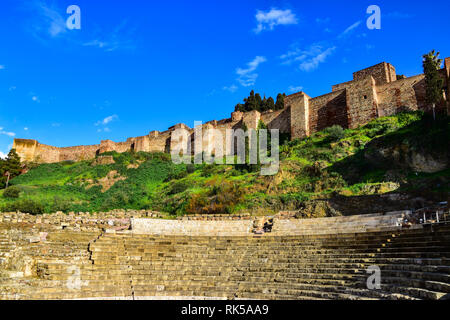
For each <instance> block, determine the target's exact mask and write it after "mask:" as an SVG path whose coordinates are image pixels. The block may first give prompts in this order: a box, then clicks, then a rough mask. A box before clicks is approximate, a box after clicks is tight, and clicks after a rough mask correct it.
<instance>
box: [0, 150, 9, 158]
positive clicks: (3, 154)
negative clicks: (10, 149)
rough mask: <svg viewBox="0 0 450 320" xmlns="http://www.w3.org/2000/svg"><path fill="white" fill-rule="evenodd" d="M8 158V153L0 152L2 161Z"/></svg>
mask: <svg viewBox="0 0 450 320" xmlns="http://www.w3.org/2000/svg"><path fill="white" fill-rule="evenodd" d="M6 156H7V154H6V153H3V152H1V151H0V159H5V158H6Z"/></svg>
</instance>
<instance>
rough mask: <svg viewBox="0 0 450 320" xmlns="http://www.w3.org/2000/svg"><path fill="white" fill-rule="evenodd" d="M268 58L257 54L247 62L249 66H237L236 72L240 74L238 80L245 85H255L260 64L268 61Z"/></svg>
mask: <svg viewBox="0 0 450 320" xmlns="http://www.w3.org/2000/svg"><path fill="white" fill-rule="evenodd" d="M266 61H267V59H266V58H265V57H262V56H256V57H255V59H253V60H252V61H250V62H249V63H247V68H245V69H242V68H237V69H236V74H237V75H238V76H239V77H238V79H237V81H238V82H239V83H240V84H241V85H242V86H244V87H249V86H253V85H254V84H255V82H256V79H257V78H258V74H257V73H255V72H254V71H256V69H257V68H258V66H259V65H260V64H261V63H263V62H266Z"/></svg>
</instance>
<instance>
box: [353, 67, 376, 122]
mask: <svg viewBox="0 0 450 320" xmlns="http://www.w3.org/2000/svg"><path fill="white" fill-rule="evenodd" d="M346 100H347V115H348V128H350V129H354V128H357V127H358V126H360V125H363V124H366V123H368V122H369V121H370V120H372V119H375V118H377V117H378V97H377V91H376V80H375V79H374V78H373V77H372V76H371V75H369V76H367V77H366V78H364V79H362V80H359V81H354V82H353V83H352V84H351V85H350V86H349V87H348V88H347V89H346Z"/></svg>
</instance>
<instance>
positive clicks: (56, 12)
mask: <svg viewBox="0 0 450 320" xmlns="http://www.w3.org/2000/svg"><path fill="white" fill-rule="evenodd" d="M31 5H32V7H31V10H33V11H34V12H36V13H37V15H38V16H39V19H37V20H36V21H34V25H33V31H34V32H36V33H40V34H46V35H49V36H50V37H52V38H55V37H58V36H60V35H62V34H64V33H66V32H67V29H66V19H65V17H64V16H63V15H62V14H61V13H65V10H63V9H59V8H56V7H54V6H52V7H50V6H48V5H47V4H46V3H45V2H44V1H40V0H35V1H33V2H31Z"/></svg>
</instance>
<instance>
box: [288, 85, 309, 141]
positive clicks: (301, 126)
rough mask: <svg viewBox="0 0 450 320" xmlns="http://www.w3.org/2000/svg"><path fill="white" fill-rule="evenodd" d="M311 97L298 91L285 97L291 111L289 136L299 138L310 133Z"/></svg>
mask: <svg viewBox="0 0 450 320" xmlns="http://www.w3.org/2000/svg"><path fill="white" fill-rule="evenodd" d="M310 99H311V97H310V96H308V95H307V94H305V93H304V92H299V93H296V94H293V95H290V96H287V97H286V98H285V103H286V106H287V107H288V108H289V109H290V113H291V138H292V139H301V138H304V137H307V136H309V135H310V130H309V124H310V122H309V101H310Z"/></svg>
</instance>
